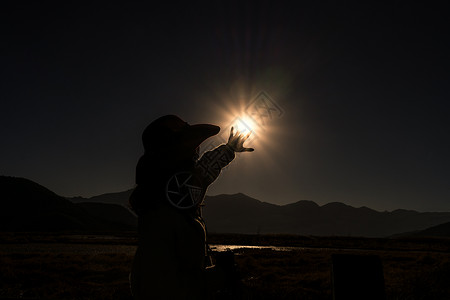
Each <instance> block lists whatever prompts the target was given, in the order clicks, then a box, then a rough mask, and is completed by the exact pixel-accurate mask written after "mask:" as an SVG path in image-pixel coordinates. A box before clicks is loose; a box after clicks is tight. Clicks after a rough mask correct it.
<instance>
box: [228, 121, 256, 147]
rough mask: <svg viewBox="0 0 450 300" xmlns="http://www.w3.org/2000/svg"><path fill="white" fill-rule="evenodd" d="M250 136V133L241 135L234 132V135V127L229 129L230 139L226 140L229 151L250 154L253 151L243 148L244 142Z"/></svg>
mask: <svg viewBox="0 0 450 300" xmlns="http://www.w3.org/2000/svg"><path fill="white" fill-rule="evenodd" d="M250 134H251V132H249V133H247V134H246V135H243V134H242V133H240V132H239V131H236V134H235V133H234V127H231V130H230V137H229V138H228V143H227V145H228V146H229V147H230V148H231V149H233V151H234V152H252V151H254V150H255V149H253V148H246V147H244V142H245V141H246V140H247V139H248V137H249V136H250Z"/></svg>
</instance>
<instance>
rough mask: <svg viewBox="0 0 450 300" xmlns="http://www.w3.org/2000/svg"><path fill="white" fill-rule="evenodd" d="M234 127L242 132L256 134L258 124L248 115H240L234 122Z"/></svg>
mask: <svg viewBox="0 0 450 300" xmlns="http://www.w3.org/2000/svg"><path fill="white" fill-rule="evenodd" d="M233 127H234V128H235V129H236V130H237V131H239V132H240V133H242V134H244V135H245V134H248V133H251V134H256V131H257V124H256V123H255V122H254V121H253V120H252V119H251V118H250V117H247V116H244V117H238V118H236V121H235V122H234V124H233Z"/></svg>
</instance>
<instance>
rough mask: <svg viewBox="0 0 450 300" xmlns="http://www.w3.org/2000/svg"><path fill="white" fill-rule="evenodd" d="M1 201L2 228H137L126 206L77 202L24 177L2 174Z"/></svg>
mask: <svg viewBox="0 0 450 300" xmlns="http://www.w3.org/2000/svg"><path fill="white" fill-rule="evenodd" d="M0 203H1V210H0V231H63V230H64V231H66V230H73V231H80V230H81V231H98V230H108V231H109V230H133V229H135V228H136V220H135V218H134V216H132V215H131V214H130V213H129V212H128V211H127V210H126V209H125V208H123V207H120V206H118V205H111V204H94V205H90V204H74V203H72V202H71V201H69V200H67V199H65V198H63V197H61V196H58V195H56V194H55V193H54V192H52V191H50V190H48V189H47V188H45V187H43V186H41V185H39V184H37V183H35V182H33V181H31V180H28V179H24V178H15V177H7V176H0ZM127 214H128V216H127ZM111 216H115V217H116V218H111Z"/></svg>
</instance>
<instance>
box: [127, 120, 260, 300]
mask: <svg viewBox="0 0 450 300" xmlns="http://www.w3.org/2000/svg"><path fill="white" fill-rule="evenodd" d="M218 131H219V128H218V127H217V126H214V125H208V124H203V125H193V126H190V125H188V124H187V123H185V122H184V121H182V120H181V119H179V118H178V117H176V116H165V117H162V118H160V119H158V120H156V121H155V122H153V123H152V124H150V125H149V126H148V127H147V128H146V130H145V131H144V134H143V142H144V148H145V150H146V151H145V154H144V155H143V156H142V157H141V159H140V160H139V162H138V165H137V167H136V184H137V186H136V188H135V190H134V191H133V193H132V195H131V197H130V204H131V206H132V208H133V209H134V210H135V212H136V213H137V214H138V224H139V225H138V236H139V245H138V249H137V251H136V254H135V258H134V260H133V265H132V270H131V274H130V285H131V291H132V294H133V297H134V299H206V298H207V297H208V294H209V293H210V292H209V291H208V289H209V290H211V289H214V288H213V287H211V284H208V283H207V281H208V280H209V279H210V278H207V277H211V276H214V274H216V273H217V272H207V271H211V269H208V270H207V268H206V267H207V251H206V230H205V224H204V222H203V219H202V218H201V212H200V209H201V207H200V206H201V203H202V201H203V198H204V195H205V193H206V190H207V188H208V186H209V185H210V184H211V183H212V182H213V181H214V180H215V179H216V178H217V177H218V175H219V173H220V170H221V169H222V168H223V167H224V166H226V165H227V164H228V163H229V162H231V161H232V160H233V159H234V157H235V155H234V152H235V151H239V152H243V151H253V149H251V148H244V147H243V146H242V144H243V142H244V141H245V139H246V137H245V138H244V137H243V136H238V137H234V135H233V132H232V133H231V135H230V141H231V142H229V143H228V144H227V145H221V146H219V147H217V148H216V149H214V150H212V151H208V152H206V153H205V154H204V155H203V156H202V158H201V159H199V160H197V158H198V147H199V145H200V143H201V142H203V141H204V140H205V139H206V138H208V137H210V136H212V135H215V134H217V133H218ZM233 137H234V138H233ZM178 174H188V175H189V176H188V177H189V178H196V180H197V181H196V182H195V184H196V185H195V186H194V185H192V184H186V182H181V183H180V182H178V180H179V178H177V175H178ZM171 181H174V182H175V183H176V187H183V189H184V190H183V191H176V192H173V191H169V182H171ZM171 192H172V193H173V194H176V196H178V195H177V194H182V195H181V196H180V197H181V198H177V200H176V201H170V200H171V198H170V196H169V194H170V193H171ZM183 193H186V194H183ZM185 198H189V199H190V201H188V202H187V203H192V205H190V206H189V205H188V206H186V205H185V203H184V202H183V201H184V200H183V199H185ZM178 199H180V200H178ZM207 273H208V274H209V275H208V276H207ZM213 281H214V279H213ZM208 285H210V286H208Z"/></svg>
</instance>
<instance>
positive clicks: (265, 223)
mask: <svg viewBox="0 0 450 300" xmlns="http://www.w3.org/2000/svg"><path fill="white" fill-rule="evenodd" d="M205 202H206V206H205V208H204V210H203V215H204V218H205V220H206V222H207V225H208V230H209V232H233V233H250V234H255V233H261V234H267V233H288V234H299V235H318V236H331V235H340V236H366V237H386V236H391V235H393V234H396V233H399V232H407V231H415V230H423V229H424V228H428V227H431V226H435V225H438V224H442V223H445V222H450V213H448V212H438V213H428V212H427V213H420V212H417V211H412V210H395V211H392V212H378V211H375V210H373V209H370V208H367V207H360V208H355V207H352V206H349V205H346V204H343V203H339V202H332V203H328V204H326V205H323V206H319V205H317V204H316V203H314V202H312V201H305V200H302V201H298V202H296V203H292V204H288V205H283V206H279V205H274V204H269V203H265V202H261V201H259V200H256V199H253V198H251V197H248V196H246V195H244V194H235V195H218V196H210V197H207V199H206V201H205Z"/></svg>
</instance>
